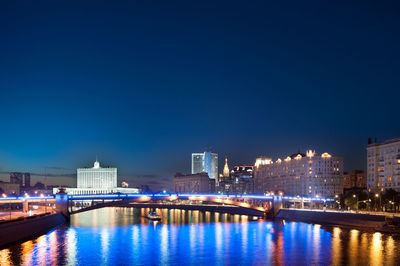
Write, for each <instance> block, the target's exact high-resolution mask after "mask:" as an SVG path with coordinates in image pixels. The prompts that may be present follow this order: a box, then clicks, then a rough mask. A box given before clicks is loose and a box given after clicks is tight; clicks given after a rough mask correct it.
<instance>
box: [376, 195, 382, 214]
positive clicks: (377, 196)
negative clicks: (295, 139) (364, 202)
mask: <svg viewBox="0 0 400 266" xmlns="http://www.w3.org/2000/svg"><path fill="white" fill-rule="evenodd" d="M375 198H376V199H378V198H379V211H380V210H381V204H382V200H381V197H379V194H378V193H376V194H375Z"/></svg>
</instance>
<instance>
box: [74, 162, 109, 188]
mask: <svg viewBox="0 0 400 266" xmlns="http://www.w3.org/2000/svg"><path fill="white" fill-rule="evenodd" d="M77 182H78V188H116V187H117V168H112V167H106V168H103V167H101V166H100V163H99V162H98V161H96V162H95V163H94V166H93V168H78V170H77Z"/></svg>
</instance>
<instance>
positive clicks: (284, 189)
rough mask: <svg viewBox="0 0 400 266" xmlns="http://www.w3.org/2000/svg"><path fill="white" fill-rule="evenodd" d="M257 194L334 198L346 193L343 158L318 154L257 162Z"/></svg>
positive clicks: (264, 159)
mask: <svg viewBox="0 0 400 266" xmlns="http://www.w3.org/2000/svg"><path fill="white" fill-rule="evenodd" d="M254 182H255V191H256V192H258V193H281V194H283V195H288V196H302V197H333V196H335V195H337V194H341V193H342V192H343V158H340V157H333V156H332V155H330V154H328V153H323V154H321V155H317V154H316V153H315V151H311V150H309V151H307V152H306V154H302V153H297V154H293V155H291V156H288V157H286V158H285V159H283V160H282V159H277V160H276V161H274V160H272V158H267V157H263V158H258V159H257V160H256V163H255V167H254Z"/></svg>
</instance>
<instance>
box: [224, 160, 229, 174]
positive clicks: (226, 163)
mask: <svg viewBox="0 0 400 266" xmlns="http://www.w3.org/2000/svg"><path fill="white" fill-rule="evenodd" d="M223 174H224V178H228V177H229V166H228V158H225V165H224V172H223Z"/></svg>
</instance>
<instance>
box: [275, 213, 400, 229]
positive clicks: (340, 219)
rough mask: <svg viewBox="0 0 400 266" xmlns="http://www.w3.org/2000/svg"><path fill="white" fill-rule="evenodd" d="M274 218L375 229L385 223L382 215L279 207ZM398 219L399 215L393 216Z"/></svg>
mask: <svg viewBox="0 0 400 266" xmlns="http://www.w3.org/2000/svg"><path fill="white" fill-rule="evenodd" d="M275 218H276V219H282V220H288V221H298V222H307V223H317V224H325V225H333V226H346V227H357V228H366V229H375V228H378V227H381V226H382V225H383V224H384V223H385V216H384V215H373V214H361V213H347V212H330V211H326V212H324V211H310V210H291V209H281V210H280V211H279V213H278V215H277V216H276V217H275ZM395 219H396V220H400V219H399V217H395Z"/></svg>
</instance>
